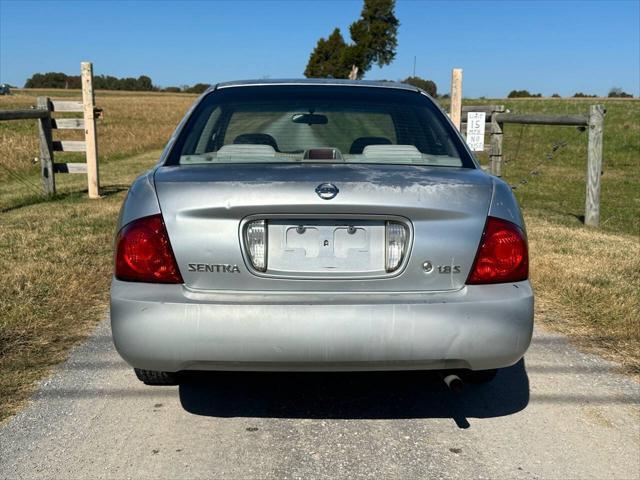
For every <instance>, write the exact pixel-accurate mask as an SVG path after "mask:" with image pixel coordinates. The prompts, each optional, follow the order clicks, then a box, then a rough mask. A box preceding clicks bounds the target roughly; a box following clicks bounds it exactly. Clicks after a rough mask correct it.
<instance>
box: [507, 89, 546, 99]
mask: <svg viewBox="0 0 640 480" xmlns="http://www.w3.org/2000/svg"><path fill="white" fill-rule="evenodd" d="M528 97H542V94H541V93H530V92H529V90H511V91H510V92H509V95H507V98H528Z"/></svg>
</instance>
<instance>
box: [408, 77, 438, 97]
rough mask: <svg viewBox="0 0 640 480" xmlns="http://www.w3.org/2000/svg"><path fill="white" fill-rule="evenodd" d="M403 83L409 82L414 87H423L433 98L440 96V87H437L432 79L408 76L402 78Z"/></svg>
mask: <svg viewBox="0 0 640 480" xmlns="http://www.w3.org/2000/svg"><path fill="white" fill-rule="evenodd" d="M402 83H408V84H409V85H413V86H414V87H418V88H421V89H422V90H424V91H425V92H427V93H428V94H429V95H431V96H432V97H433V98H436V97H437V96H438V88H437V87H436V84H435V82H433V81H432V80H425V79H424V78H420V77H407V78H405V79H404V80H402Z"/></svg>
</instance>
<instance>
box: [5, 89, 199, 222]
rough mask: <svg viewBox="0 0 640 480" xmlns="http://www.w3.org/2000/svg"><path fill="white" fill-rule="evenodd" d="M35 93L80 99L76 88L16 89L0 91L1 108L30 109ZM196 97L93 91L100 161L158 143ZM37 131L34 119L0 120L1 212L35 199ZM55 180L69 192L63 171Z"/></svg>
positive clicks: (70, 134)
mask: <svg viewBox="0 0 640 480" xmlns="http://www.w3.org/2000/svg"><path fill="white" fill-rule="evenodd" d="M38 95H45V96H50V97H52V98H63V97H65V98H66V97H74V98H76V99H80V98H82V95H81V93H80V92H79V91H66V90H57V91H51V90H18V91H17V94H15V95H10V96H0V109H11V108H29V107H30V106H32V105H35V103H36V97H37V96H38ZM195 98H196V96H195V95H189V94H164V93H131V92H100V91H99V92H97V93H96V105H97V106H98V107H100V108H102V109H103V110H104V116H103V118H102V119H100V120H98V133H99V138H98V153H99V156H100V161H101V162H103V163H104V162H109V161H112V160H117V159H121V158H125V157H128V156H131V155H136V154H138V153H142V152H148V151H149V150H154V149H159V148H162V147H163V146H164V144H165V143H166V141H167V140H168V139H169V136H170V135H171V132H172V131H173V129H174V128H175V127H176V125H177V124H178V122H179V121H180V119H181V118H182V116H183V115H184V113H185V112H186V110H187V108H188V107H189V106H190V105H191V104H192V103H193V101H194V99H195ZM66 116H71V117H78V116H81V114H79V113H72V114H67V115H66ZM37 132H38V130H37V127H36V122H35V121H34V120H24V121H10V122H0V148H2V153H1V155H0V211H1V210H4V209H6V208H10V207H12V206H14V205H15V204H23V203H28V202H32V201H37V197H38V196H39V192H40V191H41V186H40V180H39V178H38V172H39V168H40V167H39V166H38V165H37V164H34V163H33V159H34V158H35V157H37V156H38V155H39V150H38V143H37V134H38V133H37ZM54 139H68V140H71V139H76V140H82V139H83V132H82V131H75V130H59V131H55V132H54ZM83 158H84V156H83V154H78V153H64V154H58V153H56V160H57V161H71V162H73V161H80V162H81V161H83ZM56 182H57V183H58V186H59V188H58V191H59V192H61V193H67V192H70V191H71V190H69V189H68V188H67V183H68V182H67V178H66V177H65V175H58V176H56ZM12 184H18V185H12ZM27 184H31V186H30V187H29V186H28V185H27ZM72 184H73V182H72ZM14 186H15V188H14Z"/></svg>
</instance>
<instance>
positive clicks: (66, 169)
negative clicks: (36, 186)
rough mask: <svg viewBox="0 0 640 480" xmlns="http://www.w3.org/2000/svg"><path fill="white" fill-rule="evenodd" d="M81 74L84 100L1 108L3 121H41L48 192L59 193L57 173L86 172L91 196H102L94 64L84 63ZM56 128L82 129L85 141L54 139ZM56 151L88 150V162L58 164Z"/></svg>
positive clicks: (43, 172)
mask: <svg viewBox="0 0 640 480" xmlns="http://www.w3.org/2000/svg"><path fill="white" fill-rule="evenodd" d="M81 73H82V75H81V76H82V101H77V100H52V99H50V98H48V97H38V98H37V106H36V108H31V109H22V110H0V121H2V120H30V119H35V120H37V121H38V138H39V140H40V142H39V143H40V174H41V177H42V185H43V188H44V193H45V195H54V194H55V193H56V180H55V174H56V173H86V175H87V184H88V191H89V198H100V181H99V176H98V144H97V134H96V123H95V122H96V118H97V117H99V116H100V114H101V112H102V110H100V109H99V108H96V106H95V98H94V94H93V86H92V85H93V66H92V64H91V63H89V62H82V64H81ZM54 112H65V113H67V112H76V113H83V118H54V117H53V116H52V113H54ZM53 130H82V131H83V132H84V140H53ZM54 152H85V154H86V163H55V162H54Z"/></svg>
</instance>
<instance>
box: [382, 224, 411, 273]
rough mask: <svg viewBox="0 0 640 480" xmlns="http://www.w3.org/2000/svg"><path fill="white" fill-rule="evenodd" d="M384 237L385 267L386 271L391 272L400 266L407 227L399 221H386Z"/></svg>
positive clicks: (403, 253) (406, 236)
mask: <svg viewBox="0 0 640 480" xmlns="http://www.w3.org/2000/svg"><path fill="white" fill-rule="evenodd" d="M385 238H386V248H385V250H386V254H385V268H386V270H387V272H393V271H394V270H396V269H397V268H398V267H399V266H400V263H402V259H403V258H404V255H405V253H406V252H405V251H406V248H407V238H408V235H407V227H405V226H404V225H402V224H401V223H396V222H387V225H386V232H385Z"/></svg>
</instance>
